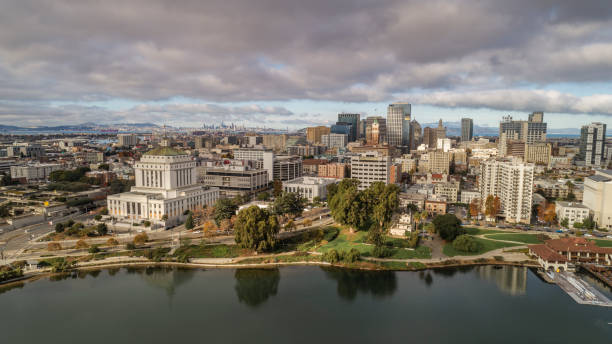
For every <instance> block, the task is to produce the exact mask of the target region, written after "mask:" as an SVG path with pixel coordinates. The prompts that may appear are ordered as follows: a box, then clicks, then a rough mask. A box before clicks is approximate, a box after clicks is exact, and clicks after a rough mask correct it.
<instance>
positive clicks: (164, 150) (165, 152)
mask: <svg viewBox="0 0 612 344" xmlns="http://www.w3.org/2000/svg"><path fill="white" fill-rule="evenodd" d="M186 154H187V153H185V152H183V151H180V150H177V149H174V148H171V147H157V148H153V149H151V150H150V151H148V152H146V153H144V155H150V156H178V155H186Z"/></svg>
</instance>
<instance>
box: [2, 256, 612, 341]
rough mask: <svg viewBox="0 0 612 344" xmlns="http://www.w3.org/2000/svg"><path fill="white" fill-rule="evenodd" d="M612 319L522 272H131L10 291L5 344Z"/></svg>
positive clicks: (599, 325) (594, 334)
mask: <svg viewBox="0 0 612 344" xmlns="http://www.w3.org/2000/svg"><path fill="white" fill-rule="evenodd" d="M606 293H608V295H610V294H609V290H607V291H606ZM611 322H612V309H610V308H603V307H595V306H587V305H579V304H577V303H575V302H574V301H573V300H572V299H571V298H570V297H569V296H568V295H567V294H565V293H564V292H563V291H562V290H561V289H560V288H559V287H557V286H555V285H550V284H547V283H544V282H543V281H541V280H540V279H539V277H538V276H537V275H536V274H535V273H533V272H532V271H531V270H529V269H527V268H518V267H500V268H494V267H492V266H482V267H472V268H463V269H443V270H428V271H422V272H389V271H384V272H374V271H357V270H345V269H338V268H322V267H314V266H307V267H283V268H279V269H258V270H251V269H249V270H244V269H243V270H233V269H218V270H197V269H194V270H191V269H178V268H165V269H162V268H147V269H144V268H143V269H127V268H123V269H113V270H101V271H93V272H80V273H78V275H74V276H70V277H63V278H53V279H48V278H47V279H42V280H39V281H35V282H30V283H25V284H23V285H21V286H16V287H11V288H8V287H4V288H0V334H1V336H0V338H2V341H1V342H2V343H311V344H312V343H400V342H401V343H409V342H423V343H570V342H578V343H610V342H612V325H610V324H608V323H611Z"/></svg>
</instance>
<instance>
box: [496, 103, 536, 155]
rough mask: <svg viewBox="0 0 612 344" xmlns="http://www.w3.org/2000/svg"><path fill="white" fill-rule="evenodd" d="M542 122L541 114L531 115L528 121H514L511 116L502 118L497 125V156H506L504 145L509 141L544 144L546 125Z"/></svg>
mask: <svg viewBox="0 0 612 344" xmlns="http://www.w3.org/2000/svg"><path fill="white" fill-rule="evenodd" d="M543 120H544V113H543V112H533V113H531V114H530V115H529V120H528V121H515V120H513V119H512V116H504V117H503V118H502V121H501V122H500V123H499V144H498V150H499V153H498V155H500V156H505V155H506V151H507V147H506V144H507V143H508V142H510V141H521V142H524V143H527V144H532V143H538V142H546V123H544V122H543Z"/></svg>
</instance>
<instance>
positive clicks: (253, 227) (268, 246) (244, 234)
mask: <svg viewBox="0 0 612 344" xmlns="http://www.w3.org/2000/svg"><path fill="white" fill-rule="evenodd" d="M279 229H280V226H279V224H278V221H277V219H276V216H274V215H272V214H270V212H268V211H267V210H265V209H261V208H259V207H257V206H251V207H248V208H246V209H243V210H241V211H240V212H239V213H238V218H237V220H236V224H235V225H234V232H235V240H236V243H237V244H238V245H240V247H244V248H250V249H253V250H256V251H258V252H262V251H270V250H272V249H274V248H275V247H276V234H277V233H278V231H279Z"/></svg>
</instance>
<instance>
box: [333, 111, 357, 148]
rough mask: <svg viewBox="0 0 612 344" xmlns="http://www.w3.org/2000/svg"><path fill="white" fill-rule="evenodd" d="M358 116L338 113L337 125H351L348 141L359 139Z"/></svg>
mask: <svg viewBox="0 0 612 344" xmlns="http://www.w3.org/2000/svg"><path fill="white" fill-rule="evenodd" d="M360 117H361V116H360V115H359V114H358V113H339V114H338V123H340V122H342V123H349V124H351V133H350V135H349V141H350V142H352V141H355V140H357V138H358V137H359V122H360Z"/></svg>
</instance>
